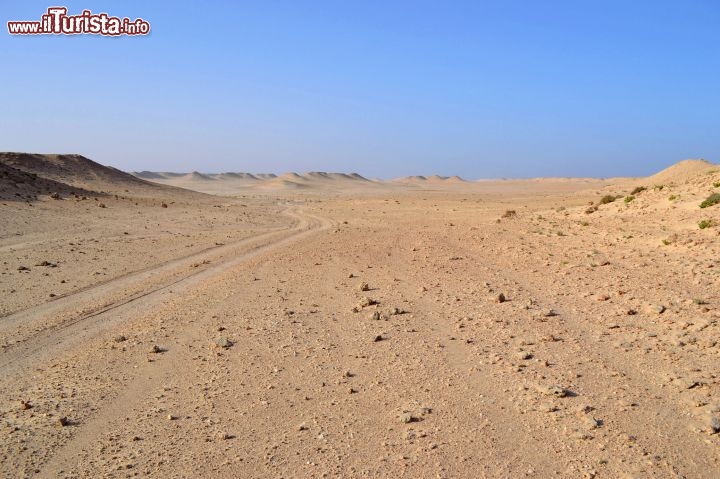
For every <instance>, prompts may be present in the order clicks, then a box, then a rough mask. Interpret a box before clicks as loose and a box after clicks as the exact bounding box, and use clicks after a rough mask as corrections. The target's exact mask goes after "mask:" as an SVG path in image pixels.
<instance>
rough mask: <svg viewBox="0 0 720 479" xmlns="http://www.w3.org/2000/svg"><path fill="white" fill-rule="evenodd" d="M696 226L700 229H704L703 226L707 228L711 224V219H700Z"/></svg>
mask: <svg viewBox="0 0 720 479" xmlns="http://www.w3.org/2000/svg"><path fill="white" fill-rule="evenodd" d="M698 226H699V227H700V229H701V230H704V229H705V228H709V227H711V226H712V220H702V221H701V222H700V223H698Z"/></svg>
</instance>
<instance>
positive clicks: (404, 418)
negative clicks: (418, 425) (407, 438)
mask: <svg viewBox="0 0 720 479" xmlns="http://www.w3.org/2000/svg"><path fill="white" fill-rule="evenodd" d="M416 421H417V418H416V417H415V416H413V415H412V414H410V413H409V412H406V413H403V414H401V415H400V422H401V423H403V424H410V423H411V422H416Z"/></svg>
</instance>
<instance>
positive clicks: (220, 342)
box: [215, 338, 233, 349]
mask: <svg viewBox="0 0 720 479" xmlns="http://www.w3.org/2000/svg"><path fill="white" fill-rule="evenodd" d="M215 345H216V346H217V347H219V348H223V349H228V348H229V347H231V346H232V345H233V342H232V341H230V340H229V339H228V338H217V339H216V340H215Z"/></svg>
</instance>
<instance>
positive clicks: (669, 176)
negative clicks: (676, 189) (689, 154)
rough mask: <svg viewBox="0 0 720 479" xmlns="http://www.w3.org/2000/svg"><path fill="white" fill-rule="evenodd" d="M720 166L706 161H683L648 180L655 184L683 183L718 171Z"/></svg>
mask: <svg viewBox="0 0 720 479" xmlns="http://www.w3.org/2000/svg"><path fill="white" fill-rule="evenodd" d="M718 167H720V165H716V164H713V163H710V162H709V161H706V160H683V161H680V162H678V163H675V164H674V165H672V166H670V167H668V168H665V169H664V170H662V171H660V172H659V173H656V174H654V175H652V176H649V177H648V178H647V181H649V182H652V183H654V184H663V183H681V182H683V181H687V180H688V179H690V178H692V177H695V176H697V175H699V174H703V173H706V172H708V171H712V170H713V169H717V168H718Z"/></svg>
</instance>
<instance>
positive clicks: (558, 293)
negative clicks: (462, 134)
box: [0, 165, 720, 478]
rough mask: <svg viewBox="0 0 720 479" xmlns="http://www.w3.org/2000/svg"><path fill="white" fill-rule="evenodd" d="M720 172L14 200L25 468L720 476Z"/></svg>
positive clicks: (12, 357) (7, 363)
mask: <svg viewBox="0 0 720 479" xmlns="http://www.w3.org/2000/svg"><path fill="white" fill-rule="evenodd" d="M695 166H697V165H695ZM709 169H710V170H712V169H716V168H715V167H712V165H711V166H710V168H709ZM707 170H708V168H706V167H705V166H703V168H699V169H698V171H697V172H696V173H695V174H691V173H689V172H688V171H687V168H685V167H682V168H676V169H675V171H669V172H668V171H666V172H664V173H663V175H664V176H656V177H653V178H650V179H647V180H642V179H628V180H612V181H604V182H600V181H597V180H560V179H558V180H552V181H547V180H527V181H505V182H502V181H500V182H482V183H478V184H475V183H472V185H471V187H470V188H468V187H467V185H466V183H468V182H462V181H461V180H458V179H454V180H442V179H435V180H434V181H433V182H432V183H440V184H442V185H444V186H443V187H440V188H438V187H434V186H433V187H421V188H418V187H415V186H408V185H406V184H401V185H393V184H387V185H381V186H378V185H377V184H376V183H375V182H368V183H370V184H369V185H368V186H367V187H366V188H365V189H362V188H360V187H358V188H357V189H350V188H342V189H339V188H337V187H335V186H333V187H323V185H325V184H326V183H330V182H335V183H333V184H336V183H338V182H340V183H343V182H346V183H350V182H353V183H354V182H356V181H357V182H358V183H359V182H360V181H362V180H358V179H351V178H346V177H342V176H332V177H331V176H330V174H328V176H327V177H324V176H322V175H320V177H310V178H304V179H300V180H298V179H297V178H295V179H292V178H288V177H282V176H280V177H277V178H263V179H262V180H258V179H257V178H256V179H254V180H253V179H249V178H240V180H241V181H255V182H259V181H262V182H265V181H291V182H293V183H300V182H302V181H304V182H306V183H309V184H311V186H308V187H306V188H300V189H298V188H296V187H292V186H291V187H288V188H282V189H280V190H277V191H275V192H273V191H272V190H271V189H259V190H257V191H255V192H254V193H253V192H252V191H253V190H250V189H245V188H242V189H241V190H239V191H237V190H236V194H237V197H236V198H224V197H210V196H206V195H199V194H197V193H186V192H183V191H180V190H176V189H169V188H165V189H163V188H160V189H158V190H152V191H153V192H152V193H149V191H150V190H148V189H147V187H146V186H145V185H143V186H142V187H139V188H136V189H133V188H132V187H128V188H124V189H128V191H127V192H126V194H125V197H124V198H122V197H119V198H118V199H115V197H114V196H111V197H108V198H107V205H106V206H107V207H106V208H98V207H97V206H94V205H93V206H92V207H89V206H86V205H87V202H88V201H92V202H93V203H94V200H85V201H82V200H77V199H74V198H73V199H69V198H66V199H63V200H52V199H50V198H49V197H47V196H46V195H42V194H39V195H38V200H36V201H31V202H30V203H27V202H24V201H5V202H4V203H3V204H2V209H0V214H1V215H2V217H1V218H0V220H2V221H3V222H4V224H6V225H11V227H10V228H9V229H3V235H2V238H0V256H2V261H3V263H4V265H3V270H2V272H3V274H2V275H1V276H0V281H1V282H2V283H1V284H0V289H2V290H3V298H6V299H4V301H3V312H2V314H3V315H4V316H3V317H2V319H0V338H2V344H1V345H0V348H1V349H0V375H1V377H2V378H3V381H2V385H0V421H1V424H2V427H3V428H4V439H3V441H2V442H1V443H0V460H1V462H2V464H3V468H2V472H0V475H2V477H134V476H137V477H148V476H150V477H366V476H370V477H572V478H574V477H598V478H600V477H608V478H615V477H636V478H645V477H647V478H650V477H653V478H654V477H660V478H662V477H668V478H670V477H673V478H674V477H688V478H690V477H707V478H712V477H717V471H718V470H719V469H720V436H719V435H718V434H716V433H713V432H714V431H713V425H714V423H713V422H712V421H713V417H715V418H720V403H719V402H718V399H717V398H718V393H719V392H720V389H719V388H720V386H719V384H718V376H717V374H718V372H717V362H718V359H719V358H720V344H719V343H718V341H719V339H718V338H720V323H718V321H720V310H719V309H718V304H719V302H720V296H719V295H718V291H720V276H719V274H720V262H719V260H718V258H720V251H719V250H720V237H719V234H718V233H719V232H720V227H718V226H717V225H718V224H720V205H717V206H714V207H710V208H706V209H700V208H699V207H698V204H699V203H700V201H702V200H703V199H704V198H705V197H707V196H708V195H709V194H710V193H712V192H713V191H718V188H716V187H714V186H713V184H714V183H716V182H720V172H717V171H716V172H711V173H709V174H708V172H707ZM225 176H226V177H225V178H215V179H205V178H194V179H191V180H190V181H193V182H213V183H217V182H223V181H225V182H227V181H231V182H234V181H237V180H238V178H230V177H228V175H225ZM258 178H259V177H258ZM658 178H660V179H661V180H662V182H658V181H656V180H657V179H658ZM186 180H187V179H186ZM414 181H423V180H414ZM425 181H427V179H426V180H425ZM448 181H449V183H450V184H452V185H454V186H447V185H448ZM639 184H643V185H645V186H647V187H648V188H647V189H646V190H644V191H641V192H639V193H636V194H635V195H634V199H633V200H630V201H628V202H625V201H624V200H623V199H622V198H620V199H618V200H616V201H615V202H612V203H609V204H601V205H599V206H598V200H599V199H600V197H601V196H603V195H606V194H613V195H616V194H617V195H627V194H628V193H629V192H630V190H631V189H632V188H633V187H635V186H637V185H639ZM661 185H662V188H661V187H660V186H661ZM286 186H287V185H286ZM655 186H657V187H655ZM340 190H342V191H340ZM340 193H342V194H340ZM243 195H244V196H245V197H243ZM670 198H672V199H670ZM591 201H592V202H593V203H594V205H592V206H591V205H589V203H590V202H591ZM160 202H163V203H165V204H166V205H167V208H163V207H162V206H161V203H160ZM30 204H32V205H33V206H29V205H30ZM593 206H597V209H595V208H594V207H593ZM508 211H514V212H515V213H514V214H512V213H508ZM703 219H707V220H711V221H713V222H714V226H711V227H709V228H705V229H702V230H701V229H699V228H698V222H699V221H700V220H703ZM125 232H127V233H128V234H124V233H125ZM90 238H92V240H91V239H90ZM70 243H73V244H72V245H71V244H70ZM79 251H84V252H85V254H84V255H81V254H78V252H79ZM90 258H96V259H93V260H91V259H90ZM40 260H47V261H49V262H52V263H53V264H57V266H56V267H52V266H35V264H36V263H39V261H40ZM21 265H27V266H28V267H29V268H30V270H29V271H18V270H17V267H18V266H21ZM95 270H99V271H102V272H103V275H102V276H101V277H100V278H98V275H94V274H93V272H94V271H95ZM62 280H65V283H62V282H61V281H62ZM363 283H367V288H361V286H362V285H363ZM11 289H12V290H14V292H13V293H9V291H10V290H11ZM363 289H367V290H366V291H363ZM53 291H57V293H55V294H58V296H55V297H52V298H51V297H49V294H50V292H53ZM501 293H502V295H503V296H504V297H505V299H506V301H504V302H500V301H499V300H498V298H499V295H500V294H501ZM365 298H369V299H372V300H373V301H375V302H377V304H373V305H367V304H366V303H367V302H368V301H366V300H365ZM60 418H66V419H67V421H65V422H64V424H65V425H64V426H63V425H61V424H60ZM718 421H720V419H718ZM715 425H717V427H718V429H720V424H715Z"/></svg>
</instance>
